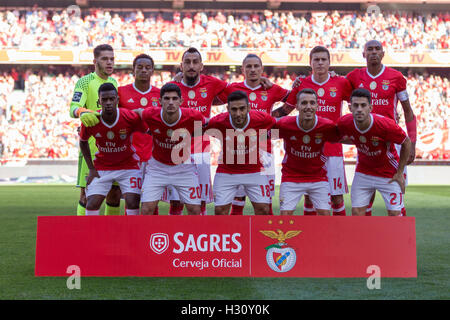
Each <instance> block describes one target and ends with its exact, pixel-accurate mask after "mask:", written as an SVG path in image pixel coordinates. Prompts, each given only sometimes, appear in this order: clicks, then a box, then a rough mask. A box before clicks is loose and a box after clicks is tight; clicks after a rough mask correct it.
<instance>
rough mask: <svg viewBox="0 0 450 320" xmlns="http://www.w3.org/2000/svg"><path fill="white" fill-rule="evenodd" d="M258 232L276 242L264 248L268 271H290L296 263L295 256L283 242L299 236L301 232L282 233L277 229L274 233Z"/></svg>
mask: <svg viewBox="0 0 450 320" xmlns="http://www.w3.org/2000/svg"><path fill="white" fill-rule="evenodd" d="M259 232H261V233H262V234H263V235H265V236H266V237H269V238H272V239H277V240H278V242H277V243H275V244H272V245H270V246H268V247H266V248H265V249H266V250H267V254H266V262H267V265H268V266H269V267H270V269H272V270H273V271H276V272H288V271H289V270H291V269H292V268H293V267H294V266H295V263H296V262H297V254H296V253H295V250H294V249H293V248H292V247H290V246H289V245H288V244H287V243H286V242H285V240H286V239H290V238H293V237H295V236H297V235H299V234H300V232H301V231H300V230H291V231H287V232H286V233H284V232H283V231H281V230H280V229H277V231H276V232H275V231H272V230H260V231H259Z"/></svg>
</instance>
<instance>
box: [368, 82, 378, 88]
mask: <svg viewBox="0 0 450 320" xmlns="http://www.w3.org/2000/svg"><path fill="white" fill-rule="evenodd" d="M369 87H370V90H375V89H376V88H377V83H376V82H375V81H372V82H371V83H370V85H369Z"/></svg>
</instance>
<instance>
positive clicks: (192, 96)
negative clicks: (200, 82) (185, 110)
mask: <svg viewBox="0 0 450 320" xmlns="http://www.w3.org/2000/svg"><path fill="white" fill-rule="evenodd" d="M188 97H189V99H194V98H195V91H194V90H189V92H188Z"/></svg>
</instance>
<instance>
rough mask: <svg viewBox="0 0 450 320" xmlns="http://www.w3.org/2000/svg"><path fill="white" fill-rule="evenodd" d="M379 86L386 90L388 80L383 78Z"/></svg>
mask: <svg viewBox="0 0 450 320" xmlns="http://www.w3.org/2000/svg"><path fill="white" fill-rule="evenodd" d="M381 87H382V88H383V90H388V89H389V80H383V82H382V86H381Z"/></svg>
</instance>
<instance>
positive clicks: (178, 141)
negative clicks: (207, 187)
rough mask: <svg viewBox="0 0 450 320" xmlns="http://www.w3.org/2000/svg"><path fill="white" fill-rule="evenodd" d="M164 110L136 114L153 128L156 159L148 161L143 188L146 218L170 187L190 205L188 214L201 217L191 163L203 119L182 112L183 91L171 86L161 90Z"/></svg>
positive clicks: (193, 114) (153, 156)
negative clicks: (193, 142) (196, 133)
mask: <svg viewBox="0 0 450 320" xmlns="http://www.w3.org/2000/svg"><path fill="white" fill-rule="evenodd" d="M160 95H161V98H160V103H161V106H162V108H146V109H139V110H136V111H137V112H138V113H139V115H140V116H141V118H142V120H143V121H144V122H145V124H146V125H147V126H148V127H149V128H150V132H151V134H152V138H153V152H152V157H151V159H150V160H149V161H148V163H147V166H146V171H145V179H144V184H143V187H142V214H154V212H155V210H156V207H157V206H158V202H159V200H160V199H161V196H162V195H163V193H164V191H165V189H166V188H167V186H169V185H172V186H173V187H174V188H175V189H176V190H177V192H178V194H179V195H180V199H181V200H182V201H183V203H185V204H186V209H187V211H188V214H196V215H197V214H200V212H201V211H200V204H201V194H200V191H201V190H200V186H199V183H198V174H197V168H196V166H195V164H194V163H193V162H192V159H191V139H192V137H193V136H194V128H195V124H196V122H198V123H199V124H200V126H199V128H200V133H199V135H200V136H201V128H202V125H203V124H204V118H203V115H202V114H201V113H200V112H199V111H196V110H193V109H188V108H180V105H181V104H182V103H183V99H182V96H181V90H180V88H179V87H178V86H177V85H176V84H174V83H167V84H165V85H164V86H163V87H162V88H161V92H160Z"/></svg>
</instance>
